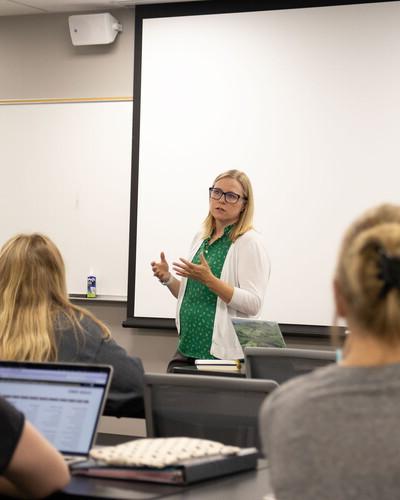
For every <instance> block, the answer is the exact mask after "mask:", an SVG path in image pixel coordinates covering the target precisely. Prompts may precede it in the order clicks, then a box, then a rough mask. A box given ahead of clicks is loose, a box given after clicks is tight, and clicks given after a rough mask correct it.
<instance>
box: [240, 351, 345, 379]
mask: <svg viewBox="0 0 400 500" xmlns="http://www.w3.org/2000/svg"><path fill="white" fill-rule="evenodd" d="M244 359H245V367H246V376H247V377H249V378H256V379H269V380H275V381H276V382H278V384H282V383H283V382H286V381H287V380H289V379H291V378H293V377H297V376H298V375H304V374H305V373H310V372H311V371H313V370H315V368H319V367H321V366H325V365H327V364H329V363H334V362H335V361H336V353H335V352H333V351H319V350H313V349H291V348H275V347H246V348H245V349H244Z"/></svg>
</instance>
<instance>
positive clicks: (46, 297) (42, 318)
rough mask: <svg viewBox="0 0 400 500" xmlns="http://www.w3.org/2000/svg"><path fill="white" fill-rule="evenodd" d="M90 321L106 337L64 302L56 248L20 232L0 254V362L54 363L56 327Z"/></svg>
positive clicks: (84, 312) (44, 239) (82, 313)
mask: <svg viewBox="0 0 400 500" xmlns="http://www.w3.org/2000/svg"><path fill="white" fill-rule="evenodd" d="M84 316H88V317H90V318H91V319H92V320H93V321H94V322H95V323H96V324H97V325H99V327H100V328H101V330H102V332H103V334H104V336H105V337H106V338H109V337H110V331H109V330H108V328H107V327H106V326H105V325H104V324H103V323H101V322H100V321H99V320H97V319H96V318H95V317H94V316H93V315H92V314H91V313H90V312H89V311H87V310H85V309H83V308H80V307H77V306H75V305H73V304H71V302H70V301H69V299H68V294H67V289H66V280H65V266H64V262H63V259H62V256H61V254H60V252H59V250H58V248H57V247H56V245H55V244H54V243H53V242H52V241H51V240H50V239H49V238H48V237H47V236H44V235H42V234H38V233H35V234H19V235H17V236H15V237H14V238H11V239H10V240H9V241H7V242H6V243H5V244H4V246H3V247H2V248H1V250H0V359H8V360H27V361H56V360H57V339H56V338H55V328H56V327H57V326H58V327H66V326H72V327H73V330H74V331H75V333H76V334H79V333H82V332H83V330H82V326H81V325H80V320H81V319H82V318H83V317H84Z"/></svg>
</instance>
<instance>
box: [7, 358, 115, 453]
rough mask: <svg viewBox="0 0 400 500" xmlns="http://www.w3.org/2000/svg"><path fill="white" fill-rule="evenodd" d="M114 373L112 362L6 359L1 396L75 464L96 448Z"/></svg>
mask: <svg viewBox="0 0 400 500" xmlns="http://www.w3.org/2000/svg"><path fill="white" fill-rule="evenodd" d="M111 377H112V367H111V366H107V365H89V364H75V363H36V362H28V361H23V362H19V361H0V395H2V396H3V397H4V398H6V399H7V400H8V401H9V402H10V403H12V404H13V405H14V406H15V407H17V408H18V409H19V410H20V411H21V412H22V413H24V414H25V417H26V418H27V419H28V420H29V421H30V422H31V423H32V424H33V425H34V426H35V427H36V428H37V429H38V430H39V431H40V432H41V433H42V434H43V435H44V436H45V437H46V438H47V439H48V440H49V441H50V443H52V444H53V446H54V447H55V448H57V449H58V451H60V452H61V453H62V454H63V455H64V457H65V458H66V460H67V461H68V462H69V463H72V462H74V461H78V460H80V459H85V458H86V457H87V456H88V453H89V450H90V449H91V447H92V446H93V443H94V441H95V438H96V432H97V427H98V424H99V421H100V416H101V414H102V412H103V407H104V404H105V401H106V398H107V393H108V389H109V385H110V381H111Z"/></svg>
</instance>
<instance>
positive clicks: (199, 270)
mask: <svg viewBox="0 0 400 500" xmlns="http://www.w3.org/2000/svg"><path fill="white" fill-rule="evenodd" d="M179 260H180V262H174V263H173V264H172V266H173V269H174V271H175V272H176V274H177V275H178V276H182V277H183V278H188V279H192V280H196V281H200V283H203V284H204V285H207V283H209V281H210V278H212V277H214V275H213V273H212V272H211V269H210V266H209V265H208V262H207V261H206V258H205V257H204V254H200V264H193V262H190V261H188V260H186V259H183V258H182V257H181V258H180V259H179Z"/></svg>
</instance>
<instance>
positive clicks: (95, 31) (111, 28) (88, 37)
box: [68, 12, 122, 45]
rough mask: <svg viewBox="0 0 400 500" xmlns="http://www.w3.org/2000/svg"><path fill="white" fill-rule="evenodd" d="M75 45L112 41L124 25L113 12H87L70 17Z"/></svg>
mask: <svg viewBox="0 0 400 500" xmlns="http://www.w3.org/2000/svg"><path fill="white" fill-rule="evenodd" d="M68 24H69V31H70V34H71V40H72V44H73V45H102V44H107V43H112V42H113V41H114V40H115V37H116V36H117V34H118V33H119V32H120V31H122V25H121V24H120V23H119V22H118V20H117V19H115V17H113V16H112V15H111V14H109V13H108V12H107V13H103V14H85V15H81V16H70V17H69V18H68Z"/></svg>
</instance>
